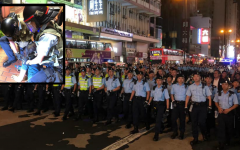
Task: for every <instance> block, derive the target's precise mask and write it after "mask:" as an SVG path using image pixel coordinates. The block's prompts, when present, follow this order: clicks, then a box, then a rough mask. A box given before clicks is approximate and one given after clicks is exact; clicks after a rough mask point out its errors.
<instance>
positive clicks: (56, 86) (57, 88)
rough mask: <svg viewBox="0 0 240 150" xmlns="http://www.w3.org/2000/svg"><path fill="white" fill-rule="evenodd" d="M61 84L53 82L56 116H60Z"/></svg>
mask: <svg viewBox="0 0 240 150" xmlns="http://www.w3.org/2000/svg"><path fill="white" fill-rule="evenodd" d="M60 90H61V85H60V84H53V104H54V112H53V114H54V116H55V117H58V116H59V115H60V111H61V95H60V94H61V93H60Z"/></svg>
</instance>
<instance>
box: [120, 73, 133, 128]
mask: <svg viewBox="0 0 240 150" xmlns="http://www.w3.org/2000/svg"><path fill="white" fill-rule="evenodd" d="M135 82H136V80H135V79H133V70H129V71H128V78H127V79H125V80H124V81H123V84H122V92H121V95H122V96H123V114H124V118H127V125H126V128H127V129H129V128H131V124H132V120H133V118H132V109H133V108H132V101H129V99H130V97H131V94H132V91H133V86H134V83H135Z"/></svg>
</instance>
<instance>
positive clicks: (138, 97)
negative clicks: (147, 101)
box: [135, 96, 146, 99]
mask: <svg viewBox="0 0 240 150" xmlns="http://www.w3.org/2000/svg"><path fill="white" fill-rule="evenodd" d="M135 98H136V99H142V98H146V97H142V96H135Z"/></svg>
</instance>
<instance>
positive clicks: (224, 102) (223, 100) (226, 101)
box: [213, 91, 238, 109]
mask: <svg viewBox="0 0 240 150" xmlns="http://www.w3.org/2000/svg"><path fill="white" fill-rule="evenodd" d="M213 101H214V102H216V103H219V106H220V107H221V108H222V109H228V108H230V107H232V106H233V105H235V104H238V99H237V96H236V94H235V93H234V94H232V95H231V96H230V97H229V91H228V92H227V93H226V94H225V93H224V92H223V91H221V96H219V95H218V94H216V95H215V97H214V100H213Z"/></svg>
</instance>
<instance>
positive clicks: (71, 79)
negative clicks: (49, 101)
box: [61, 67, 77, 120]
mask: <svg viewBox="0 0 240 150" xmlns="http://www.w3.org/2000/svg"><path fill="white" fill-rule="evenodd" d="M70 74H71V68H70V67H67V68H66V75H65V84H63V85H62V87H61V91H62V92H63V89H64V95H65V99H66V109H65V112H64V115H63V118H62V120H67V116H68V113H69V111H71V115H74V110H73V106H72V97H73V95H74V93H75V91H76V89H77V82H76V78H75V76H73V75H70Z"/></svg>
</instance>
